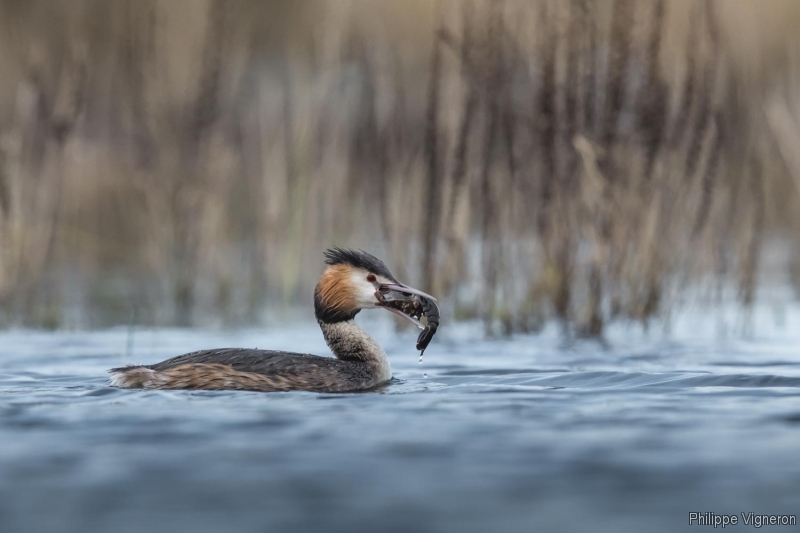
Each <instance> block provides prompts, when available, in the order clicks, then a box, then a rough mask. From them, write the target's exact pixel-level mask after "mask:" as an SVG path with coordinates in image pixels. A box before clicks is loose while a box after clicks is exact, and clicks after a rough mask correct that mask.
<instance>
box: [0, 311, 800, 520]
mask: <svg viewBox="0 0 800 533" xmlns="http://www.w3.org/2000/svg"><path fill="white" fill-rule="evenodd" d="M769 316H770V315H769V314H767V319H765V320H763V321H762V322H763V324H756V327H755V329H754V331H755V333H754V335H753V336H752V337H751V338H749V339H742V337H741V336H740V335H737V334H729V333H730V332H728V334H725V335H723V336H721V332H722V333H724V332H725V331H726V328H728V329H730V328H729V327H728V326H731V324H734V325H735V320H733V319H730V320H727V319H726V320H727V321H726V320H721V319H718V318H716V317H715V318H710V317H709V316H707V315H703V314H700V315H697V316H691V315H687V316H685V317H684V320H683V321H682V322H680V323H676V324H677V325H676V326H675V328H674V331H673V335H672V336H671V337H665V336H664V335H662V334H660V333H658V332H652V333H651V334H649V335H644V334H643V333H641V332H638V331H636V330H626V329H622V328H620V329H617V330H615V331H613V332H612V334H611V336H610V338H609V343H610V347H603V346H600V345H598V344H597V343H592V342H579V343H575V344H572V345H565V344H564V342H563V340H562V339H561V337H560V336H559V335H558V333H557V331H555V330H548V331H546V332H545V333H544V334H543V335H541V336H538V337H518V338H514V339H510V340H502V341H496V340H495V341H492V340H483V339H481V338H480V336H479V335H478V333H476V332H479V331H480V328H479V327H474V326H470V325H467V326H453V325H447V326H444V327H442V328H440V330H439V332H440V334H439V335H437V337H436V339H434V341H433V342H432V344H431V346H430V347H429V348H428V351H427V353H426V358H425V362H424V364H422V365H421V366H420V365H419V364H418V363H417V354H416V352H415V351H414V349H413V348H414V340H415V338H416V332H415V331H405V332H400V333H399V334H396V333H394V332H393V330H392V328H391V327H390V324H389V323H388V322H376V323H368V324H367V326H366V327H367V328H368V329H369V330H370V331H371V332H372V333H374V334H375V336H376V338H377V339H378V340H379V341H380V342H381V343H382V344H383V345H384V346H385V347H386V348H387V352H388V353H389V356H390V358H391V360H392V364H393V366H394V370H395V376H396V378H398V381H396V382H395V383H393V384H391V385H390V386H389V387H388V388H386V389H385V390H383V391H381V392H378V393H361V394H339V395H335V394H312V393H303V392H292V393H279V394H268V395H267V394H260V393H237V392H181V391H149V392H143V391H126V390H118V389H112V388H108V387H107V386H106V384H105V377H106V375H105V373H104V371H105V369H107V368H109V367H112V366H118V365H121V364H126V363H130V362H146V363H150V362H156V361H159V360H161V359H163V358H166V357H169V356H172V355H175V354H178V353H181V352H185V351H189V350H193V349H198V348H203V347H206V348H208V347H220V346H246V347H260V348H276V349H293V350H298V351H309V352H316V353H327V352H326V350H325V347H324V344H323V342H322V338H321V335H320V334H319V332H318V331H317V330H316V328H315V326H314V325H313V324H301V325H296V326H292V327H291V328H275V329H266V330H259V331H256V330H247V331H231V332H208V331H191V330H162V331H146V330H140V331H136V332H134V335H133V336H131V335H129V332H128V331H126V330H124V329H120V330H111V331H104V332H95V333H78V332H60V333H40V332H28V331H12V332H6V333H2V334H0V398H1V400H0V531H2V532H26V531H59V532H75V533H85V532H90V531H91V532H99V531H113V532H117V533H125V532H139V531H148V532H157V531H165V532H166V531H192V532H197V533H202V532H222V531H225V532H245V531H308V530H315V529H316V530H325V531H328V532H332V531H382V532H383V531H454V532H456V531H457V532H462V531H466V532H472V531H475V532H487V531H492V532H504V531H525V532H529V531H562V530H563V531H590V530H591V531H594V532H606V531H608V532H612V531H613V532H616V531H628V530H630V531H642V532H651V531H656V532H660V531H664V532H667V531H669V532H673V531H682V530H689V531H693V530H696V529H697V528H696V526H693V527H689V526H688V523H689V512H690V511H696V512H714V513H717V514H735V513H741V512H750V511H753V512H756V513H759V514H764V513H772V514H774V513H779V514H794V515H798V514H800V461H798V457H800V453H799V452H800V348H798V342H797V341H798V340H800V333H798V332H800V312H794V313H792V312H787V313H782V314H781V320H779V321H775V320H771V319H769ZM776 322H779V323H780V325H781V327H775V326H774V323H776ZM425 374H427V377H424V375H425ZM749 527H752V526H749ZM772 527H777V526H772ZM747 528H748V527H746V526H738V527H737V528H733V529H734V530H742V529H747ZM767 528H768V529H769V527H767ZM729 529H730V528H726V530H729ZM778 530H780V531H797V530H798V528H797V527H794V528H792V527H788V528H787V527H778Z"/></svg>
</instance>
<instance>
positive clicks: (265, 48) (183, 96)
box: [0, 0, 800, 335]
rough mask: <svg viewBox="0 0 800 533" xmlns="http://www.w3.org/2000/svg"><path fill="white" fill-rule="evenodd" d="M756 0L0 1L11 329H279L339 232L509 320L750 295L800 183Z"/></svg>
mask: <svg viewBox="0 0 800 533" xmlns="http://www.w3.org/2000/svg"><path fill="white" fill-rule="evenodd" d="M759 5H760V4H758V2H750V1H742V2H725V1H724V0H715V1H711V0H709V1H690V0H685V1H681V0H676V1H672V0H670V1H669V2H667V1H665V0H648V1H634V0H598V1H589V0H571V1H560V0H540V1H536V2H523V1H512V0H507V1H505V2H502V1H494V2H490V1H482V0H464V1H444V0H443V1H441V2H438V3H428V2H410V3H409V2H405V3H403V2H386V3H382V5H380V6H378V5H376V4H375V3H371V2H363V1H360V2H359V1H353V2H344V1H342V2H321V1H311V0H309V1H306V2H292V1H288V0H287V1H277V2H258V1H255V0H252V1H250V0H238V1H237V0H192V1H189V0H183V1H166V0H161V1H156V0H117V1H115V2H98V1H90V0H70V1H66V0H62V1H53V2H46V1H34V2H21V1H16V0H0V72H1V73H3V77H2V80H3V81H0V310H2V311H1V312H2V323H3V324H6V325H15V324H21V325H31V326H45V327H59V326H90V327H91V326H105V325H109V324H117V323H129V322H132V321H133V322H136V323H147V324H179V325H191V324H206V323H210V322H222V323H248V322H258V321H259V320H262V319H263V313H264V311H265V310H270V309H271V310H275V311H276V312H280V311H281V310H282V309H285V308H286V307H287V306H290V305H292V304H295V303H301V304H305V303H309V305H308V306H307V307H308V308H309V309H310V294H311V290H312V289H311V288H312V287H313V284H314V283H315V281H316V276H318V274H319V271H320V268H321V266H320V260H321V253H320V252H321V250H323V249H324V248H326V247H328V246H331V245H343V246H345V245H352V246H357V247H362V248H366V249H369V250H370V251H373V253H375V254H376V255H379V256H382V257H384V258H385V259H386V261H387V263H388V264H390V265H391V267H392V268H393V270H394V271H395V274H396V275H397V276H398V277H399V278H400V279H403V280H405V281H407V282H409V283H413V284H419V285H421V286H422V288H423V289H425V290H428V291H430V292H432V293H434V294H437V295H440V296H441V300H442V302H444V304H445V312H446V313H447V315H449V316H452V317H455V318H464V319H466V318H481V319H482V320H483V321H484V323H485V324H486V327H487V331H489V332H490V333H498V334H502V333H510V332H514V331H533V330H536V329H537V328H539V327H541V326H542V325H543V324H544V323H546V322H547V321H548V320H558V321H560V322H561V323H562V324H563V325H564V327H565V331H568V332H571V333H575V334H586V335H600V334H602V331H603V328H604V326H605V325H606V324H607V323H608V322H609V321H612V320H633V321H639V322H641V323H643V324H647V323H649V322H650V321H651V320H652V319H654V318H659V317H663V316H664V314H665V313H667V312H668V311H669V310H670V308H671V307H672V305H673V304H674V303H675V302H676V301H678V300H679V299H680V298H681V296H682V295H683V294H685V291H686V290H687V289H690V290H697V289H703V288H710V289H711V292H712V293H713V292H714V291H717V292H719V291H722V289H723V288H728V287H732V288H735V289H737V290H738V294H739V300H740V302H741V303H742V304H743V305H751V304H752V303H753V301H754V299H755V296H756V289H757V286H758V282H759V271H760V266H761V263H762V262H763V259H762V258H763V255H764V254H763V252H764V248H765V246H766V245H767V244H769V243H770V242H773V241H774V242H785V243H791V242H793V241H792V236H793V234H796V231H795V230H796V229H797V228H798V213H797V211H798V209H797V201H796V197H797V191H798V189H797V186H798V185H800V163H799V162H798V161H797V159H796V155H793V154H794V151H795V150H796V148H793V147H796V144H795V143H794V142H793V140H795V139H797V138H800V129H799V128H800V126H798V124H800V122H798V119H799V115H798V112H800V101H798V100H797V99H796V97H794V98H793V97H792V95H793V94H797V89H798V88H800V68H799V67H800V63H798V58H799V57H800V56H798V51H800V47H799V46H798V45H800V40H798V38H797V37H796V35H798V34H797V30H798V29H800V19H798V13H800V10H798V9H796V8H794V7H793V5H792V3H791V2H781V1H779V0H776V1H775V2H774V3H772V2H771V3H770V7H769V8H766V7H764V8H759V7H758V6H759ZM759 9H771V10H772V11H773V13H772V15H771V17H762V19H761V20H756V18H757V17H752V15H753V14H754V13H758V12H759V11H758V10H759ZM748 13H749V14H750V16H748ZM742 41H744V42H745V43H746V44H747V45H748V47H746V48H742ZM793 136H794V137H793ZM793 180H795V181H793ZM789 245H790V244H787V246H789ZM793 246H794V245H793ZM797 249H798V250H800V248H797ZM794 257H800V252H798V253H797V254H795V255H794ZM797 264H800V261H798V260H797V259H794V260H792V258H791V257H787V258H786V260H785V265H783V266H784V267H786V271H787V272H791V271H795V272H796V273H797V277H798V278H799V279H800V268H798V267H797V266H796V265H797ZM793 265H794V266H793ZM308 312H309V313H310V311H308Z"/></svg>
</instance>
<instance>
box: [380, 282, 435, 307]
mask: <svg viewBox="0 0 800 533" xmlns="http://www.w3.org/2000/svg"><path fill="white" fill-rule="evenodd" d="M378 290H379V291H380V292H381V293H386V292H389V291H395V292H401V293H403V294H416V295H417V296H422V297H423V298H428V299H429V300H433V301H434V302H435V301H436V298H434V297H433V296H431V295H430V294H428V293H426V292H422V291H421V290H419V289H415V288H413V287H409V286H408V285H404V284H402V283H400V282H399V281H398V282H397V283H383V284H381V286H380V287H379V289H378Z"/></svg>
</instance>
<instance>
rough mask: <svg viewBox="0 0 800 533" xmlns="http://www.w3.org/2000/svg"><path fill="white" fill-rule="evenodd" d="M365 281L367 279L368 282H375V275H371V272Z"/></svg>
mask: <svg viewBox="0 0 800 533" xmlns="http://www.w3.org/2000/svg"><path fill="white" fill-rule="evenodd" d="M367 281H369V282H370V283H375V276H373V275H372V274H370V275H368V276H367Z"/></svg>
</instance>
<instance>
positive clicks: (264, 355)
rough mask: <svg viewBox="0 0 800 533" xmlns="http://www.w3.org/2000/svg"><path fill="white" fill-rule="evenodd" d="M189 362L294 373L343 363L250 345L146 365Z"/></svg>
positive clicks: (154, 367)
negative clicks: (309, 368)
mask: <svg viewBox="0 0 800 533" xmlns="http://www.w3.org/2000/svg"><path fill="white" fill-rule="evenodd" d="M187 364H218V365H226V366H230V367H231V368H233V369H234V370H236V371H239V372H255V373H258V374H272V373H273V372H276V371H279V372H282V373H291V372H292V371H293V370H295V369H296V368H299V367H304V368H308V367H309V366H317V367H319V368H321V369H326V370H334V369H337V368H338V367H339V366H341V364H342V362H341V361H339V360H338V359H334V358H333V357H320V356H318V355H311V354H303V353H293V352H279V351H274V350H253V349H249V348H218V349H213V350H201V351H198V352H192V353H187V354H184V355H179V356H177V357H173V358H172V359H167V360H166V361H161V362H160V363H156V364H154V365H148V366H147V368H150V369H151V370H156V371H163V370H168V369H170V368H175V367H177V366H181V365H187Z"/></svg>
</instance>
